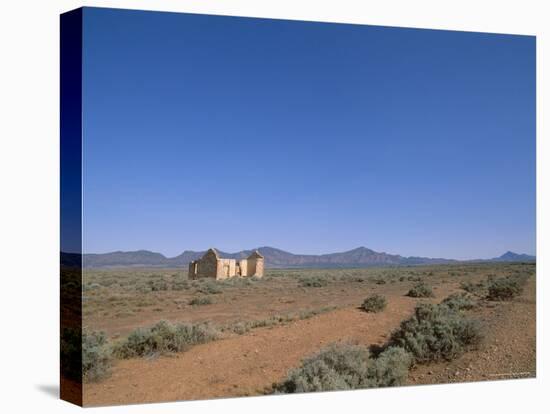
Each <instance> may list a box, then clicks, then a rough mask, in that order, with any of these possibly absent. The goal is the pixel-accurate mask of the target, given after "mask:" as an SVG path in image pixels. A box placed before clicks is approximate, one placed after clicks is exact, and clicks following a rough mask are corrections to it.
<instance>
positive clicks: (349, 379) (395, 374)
mask: <svg viewBox="0 0 550 414" xmlns="http://www.w3.org/2000/svg"><path fill="white" fill-rule="evenodd" d="M411 361H412V359H411V356H410V355H409V354H408V353H407V352H406V351H404V350H403V349H402V348H393V347H391V348H388V349H386V350H385V351H383V352H382V353H381V354H380V355H379V356H378V357H377V358H372V357H371V356H370V355H369V350H368V348H367V347H365V346H360V345H351V344H331V345H329V346H328V347H326V348H324V349H322V350H321V351H320V352H318V353H316V354H315V355H313V356H311V357H309V358H306V359H305V360H304V361H303V363H302V365H301V366H300V367H299V368H296V369H293V370H292V371H290V372H289V374H288V377H287V378H286V379H285V380H284V381H283V382H282V383H281V384H275V385H274V390H275V392H283V393H297V392H312V391H334V390H350V389H358V388H369V387H387V386H392V385H400V384H402V383H403V382H404V380H405V379H406V377H407V373H408V369H409V366H410V364H411Z"/></svg>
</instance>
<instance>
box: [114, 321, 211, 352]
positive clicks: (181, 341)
mask: <svg viewBox="0 0 550 414" xmlns="http://www.w3.org/2000/svg"><path fill="white" fill-rule="evenodd" d="M219 335H220V333H219V331H218V330H217V329H216V328H215V327H213V326H211V325H209V324H206V323H203V324H183V323H182V324H172V323H169V322H167V321H160V322H158V323H157V324H155V325H153V326H151V327H149V328H145V329H142V328H139V329H136V330H135V331H133V332H132V333H131V334H130V335H128V337H127V338H126V339H124V340H122V341H120V342H118V343H116V344H115V345H114V346H113V353H114V354H115V355H116V356H117V357H118V358H134V357H143V356H153V355H159V354H160V355H163V354H169V353H175V352H181V351H184V350H185V349H188V348H189V347H191V346H193V345H197V344H203V343H205V342H209V341H213V340H214V339H217V338H218V337H219Z"/></svg>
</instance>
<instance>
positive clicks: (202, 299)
mask: <svg viewBox="0 0 550 414" xmlns="http://www.w3.org/2000/svg"><path fill="white" fill-rule="evenodd" d="M212 303H214V301H213V300H212V298H211V297H210V296H197V297H195V298H193V299H191V300H190V301H189V304H190V305H192V306H202V305H211V304H212Z"/></svg>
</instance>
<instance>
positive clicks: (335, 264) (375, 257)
mask: <svg viewBox="0 0 550 414" xmlns="http://www.w3.org/2000/svg"><path fill="white" fill-rule="evenodd" d="M257 250H258V251H259V252H260V253H261V254H262V255H263V256H264V258H265V265H266V267H270V268H345V267H348V268H352V267H374V266H408V265H425V264H450V263H466V262H472V261H475V262H530V261H535V256H529V255H527V254H517V253H513V252H506V253H504V254H503V255H502V256H499V257H495V258H492V259H479V260H468V261H460V260H453V259H441V258H429V257H413V256H411V257H404V256H400V255H397V254H388V253H379V252H375V251H374V250H371V249H368V248H366V247H358V248H356V249H353V250H349V251H347V252H341V253H329V254H320V255H312V254H293V253H289V252H285V251H284V250H280V249H275V248H273V247H259V248H258V249H257ZM252 252H253V250H243V251H240V252H237V253H226V252H222V251H219V253H220V255H221V256H222V257H227V258H232V259H242V258H246V257H248V256H249V255H250V253H252ZM204 253H205V252H204V251H201V252H196V251H190V250H186V251H184V252H183V253H182V254H180V255H179V256H176V257H166V256H164V255H162V254H161V253H155V252H151V251H148V250H137V251H132V252H122V251H117V252H111V253H102V254H95V253H94V254H84V255H83V258H84V266H85V267H87V268H101V267H125V266H133V267H186V266H187V265H188V264H189V262H191V261H192V260H196V259H198V258H200V257H202V255H203V254H204ZM79 259H80V258H79V255H78V254H74V253H61V263H62V264H63V265H66V266H78V264H79Z"/></svg>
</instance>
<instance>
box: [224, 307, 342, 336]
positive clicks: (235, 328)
mask: <svg viewBox="0 0 550 414" xmlns="http://www.w3.org/2000/svg"><path fill="white" fill-rule="evenodd" d="M334 309H336V308H335V307H334V306H326V307H323V308H319V309H308V310H302V311H298V312H291V313H288V314H284V315H274V316H271V317H269V318H266V319H258V320H253V321H239V322H235V323H233V324H231V325H228V326H226V327H224V328H222V330H223V331H230V332H233V333H236V334H238V335H243V334H245V333H247V332H249V331H250V330H251V329H255V328H265V327H271V326H277V325H285V324H287V323H290V322H295V321H299V320H304V319H309V318H312V317H314V316H316V315H320V314H322V313H326V312H330V311H332V310H334Z"/></svg>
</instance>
